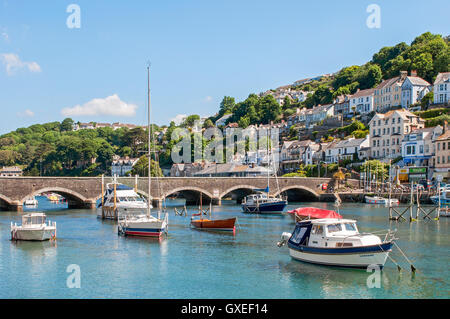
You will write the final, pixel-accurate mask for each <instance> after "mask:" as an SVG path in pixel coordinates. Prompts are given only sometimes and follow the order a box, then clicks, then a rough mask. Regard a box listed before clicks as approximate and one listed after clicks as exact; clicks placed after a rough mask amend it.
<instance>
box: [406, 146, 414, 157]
mask: <svg viewBox="0 0 450 319" xmlns="http://www.w3.org/2000/svg"><path fill="white" fill-rule="evenodd" d="M415 153H416V147H415V146H414V145H408V146H406V155H413V154H415Z"/></svg>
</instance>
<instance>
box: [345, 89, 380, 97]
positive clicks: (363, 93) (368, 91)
mask: <svg viewBox="0 0 450 319" xmlns="http://www.w3.org/2000/svg"><path fill="white" fill-rule="evenodd" d="M374 92H375V89H366V90H358V91H356V92H355V94H353V95H351V96H350V98H355V97H361V96H368V95H373V93H374Z"/></svg>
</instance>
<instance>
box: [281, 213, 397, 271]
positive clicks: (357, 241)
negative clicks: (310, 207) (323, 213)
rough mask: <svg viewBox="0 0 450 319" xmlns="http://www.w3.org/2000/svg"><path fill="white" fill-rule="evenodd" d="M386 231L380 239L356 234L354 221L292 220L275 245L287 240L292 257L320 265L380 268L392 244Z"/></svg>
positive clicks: (357, 232) (371, 235)
mask: <svg viewBox="0 0 450 319" xmlns="http://www.w3.org/2000/svg"><path fill="white" fill-rule="evenodd" d="M394 240H395V238H394V235H393V233H391V231H388V232H387V234H386V235H385V237H384V239H383V240H381V239H380V237H378V236H376V235H374V234H370V233H360V232H359V231H358V228H357V226H356V220H352V219H340V218H324V219H315V220H309V219H308V220H303V221H300V222H297V223H296V226H295V229H294V232H293V233H292V234H291V233H283V234H282V235H281V241H280V242H278V246H279V247H281V246H283V245H284V244H286V243H287V245H288V248H289V254H290V256H291V257H292V258H293V259H296V260H299V261H303V262H308V263H313V264H321V265H329V266H339V267H352V268H367V266H369V265H378V266H379V267H383V266H384V264H385V262H386V259H387V258H388V255H389V253H390V252H391V251H392V246H393V244H394Z"/></svg>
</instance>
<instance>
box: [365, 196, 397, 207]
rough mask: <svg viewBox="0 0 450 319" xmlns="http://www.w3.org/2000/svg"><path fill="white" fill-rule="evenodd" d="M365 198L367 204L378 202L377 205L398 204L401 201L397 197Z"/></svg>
mask: <svg viewBox="0 0 450 319" xmlns="http://www.w3.org/2000/svg"><path fill="white" fill-rule="evenodd" d="M364 200H365V202H366V203H367V204H377V205H389V203H391V205H398V204H399V203H400V202H399V200H398V199H397V198H391V199H389V198H384V197H381V196H365V197H364Z"/></svg>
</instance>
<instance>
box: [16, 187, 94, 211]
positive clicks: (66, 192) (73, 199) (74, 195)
mask: <svg viewBox="0 0 450 319" xmlns="http://www.w3.org/2000/svg"><path fill="white" fill-rule="evenodd" d="M47 192H51V193H56V194H58V195H61V196H64V198H66V199H67V201H68V203H69V206H71V205H70V204H71V203H73V204H75V206H80V207H82V206H83V205H84V204H85V203H86V202H88V198H86V197H84V196H83V195H81V194H80V193H78V192H75V191H73V190H71V189H68V188H64V187H56V186H55V187H44V188H41V189H38V190H35V191H33V192H32V193H30V194H28V195H26V196H24V197H23V198H22V199H21V200H20V201H19V204H20V205H23V203H24V202H25V200H26V199H27V198H29V197H32V196H36V195H39V194H42V193H47ZM101 196H102V195H101V194H99V195H98V196H96V198H97V199H98V198H100V197H101ZM72 206H74V205H72Z"/></svg>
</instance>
